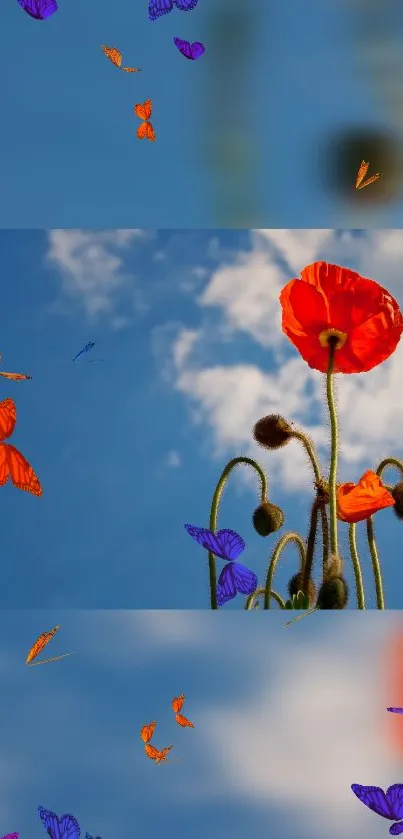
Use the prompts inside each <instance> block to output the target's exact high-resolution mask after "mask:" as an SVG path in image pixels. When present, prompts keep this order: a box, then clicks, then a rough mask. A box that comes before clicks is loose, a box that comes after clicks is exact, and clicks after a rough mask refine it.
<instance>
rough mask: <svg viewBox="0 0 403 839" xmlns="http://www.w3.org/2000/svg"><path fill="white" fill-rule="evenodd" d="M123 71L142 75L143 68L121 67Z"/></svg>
mask: <svg viewBox="0 0 403 839" xmlns="http://www.w3.org/2000/svg"><path fill="white" fill-rule="evenodd" d="M120 69H121V70H125V71H126V73H140V71H141V67H121V68H120Z"/></svg>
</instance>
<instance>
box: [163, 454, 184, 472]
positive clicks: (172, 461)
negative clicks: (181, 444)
mask: <svg viewBox="0 0 403 839" xmlns="http://www.w3.org/2000/svg"><path fill="white" fill-rule="evenodd" d="M166 465H167V466H169V467H170V468H171V469H177V468H178V467H179V466H182V460H181V457H180V455H179V453H178V452H176V451H174V450H172V451H170V452H168V454H167V458H166Z"/></svg>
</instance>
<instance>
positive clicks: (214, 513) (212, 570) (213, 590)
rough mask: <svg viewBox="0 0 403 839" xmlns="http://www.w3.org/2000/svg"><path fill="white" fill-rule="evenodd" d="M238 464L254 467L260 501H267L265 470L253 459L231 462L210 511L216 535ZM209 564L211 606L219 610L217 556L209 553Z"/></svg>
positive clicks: (240, 458)
mask: <svg viewBox="0 0 403 839" xmlns="http://www.w3.org/2000/svg"><path fill="white" fill-rule="evenodd" d="M238 463H241V464H245V465H246V466H252V467H253V469H255V471H256V472H257V474H258V475H259V478H260V500H261V503H262V504H263V503H264V502H265V501H267V478H266V475H265V473H264V472H263V469H262V468H261V467H260V466H259V464H258V463H256V461H255V460H252V458H251V457H234V458H233V460H230V461H229V463H227V465H226V467H225V469H224V470H223V472H222V474H221V477H220V479H219V481H218V484H217V486H216V488H215V492H214V495H213V500H212V502H211V511H210V524H209V528H210V530H211V531H212V532H213V533H215V532H216V530H217V519H218V507H219V504H220V500H221V496H222V493H223V490H224V487H225V484H226V482H227V479H228V477H229V475H230V473H231V471H232V469H233V468H234V466H237V465H238ZM208 563H209V574H210V605H211V608H212V609H218V604H217V572H216V562H215V556H214V554H212V553H211V551H209V552H208Z"/></svg>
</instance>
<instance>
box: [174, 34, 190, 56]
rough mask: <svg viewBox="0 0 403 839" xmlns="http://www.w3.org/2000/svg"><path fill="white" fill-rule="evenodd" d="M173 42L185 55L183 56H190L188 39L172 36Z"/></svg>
mask: <svg viewBox="0 0 403 839" xmlns="http://www.w3.org/2000/svg"><path fill="white" fill-rule="evenodd" d="M174 44H175V46H176V48H177V49H178V50H179V52H181V53H182V55H184V56H185V58H192V50H191V47H190V43H189V41H183V40H182V38H174Z"/></svg>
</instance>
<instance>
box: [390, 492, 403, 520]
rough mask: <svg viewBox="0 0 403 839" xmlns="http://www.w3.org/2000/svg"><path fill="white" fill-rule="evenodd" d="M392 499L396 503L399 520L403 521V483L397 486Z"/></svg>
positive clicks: (395, 509) (395, 508)
mask: <svg viewBox="0 0 403 839" xmlns="http://www.w3.org/2000/svg"><path fill="white" fill-rule="evenodd" d="M392 498H393V500H394V502H395V506H394V508H393V509H394V511H395V513H396V515H397V518H398V519H403V483H400V484H396V486H395V487H393V489H392Z"/></svg>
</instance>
